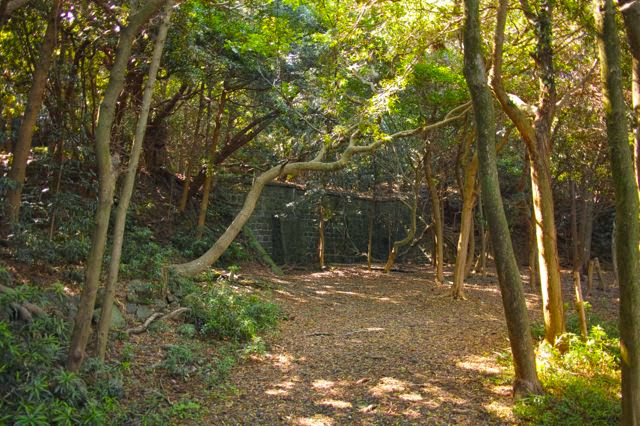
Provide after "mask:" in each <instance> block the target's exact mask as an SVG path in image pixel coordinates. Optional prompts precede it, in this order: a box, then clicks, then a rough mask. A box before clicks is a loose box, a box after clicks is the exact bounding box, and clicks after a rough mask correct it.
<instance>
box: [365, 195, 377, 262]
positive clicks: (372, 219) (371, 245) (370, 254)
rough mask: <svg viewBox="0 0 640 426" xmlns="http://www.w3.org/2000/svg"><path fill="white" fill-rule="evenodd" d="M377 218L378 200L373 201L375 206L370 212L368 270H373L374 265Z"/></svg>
mask: <svg viewBox="0 0 640 426" xmlns="http://www.w3.org/2000/svg"><path fill="white" fill-rule="evenodd" d="M375 218H376V200H375V198H374V199H373V205H372V206H371V209H370V210H369V229H368V233H369V236H368V240H367V269H369V270H371V264H372V263H373V259H372V256H373V225H374V222H375Z"/></svg>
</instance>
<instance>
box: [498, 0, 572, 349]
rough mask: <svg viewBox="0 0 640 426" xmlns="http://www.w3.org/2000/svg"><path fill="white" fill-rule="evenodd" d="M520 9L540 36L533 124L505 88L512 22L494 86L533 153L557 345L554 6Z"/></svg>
mask: <svg viewBox="0 0 640 426" xmlns="http://www.w3.org/2000/svg"><path fill="white" fill-rule="evenodd" d="M520 3H521V6H522V10H523V12H524V14H525V16H526V17H527V19H528V20H529V21H530V23H531V24H532V26H533V27H534V32H535V35H536V51H535V54H534V55H533V57H534V59H535V62H536V74H537V76H538V81H539V87H540V89H539V90H540V95H539V101H538V108H537V110H536V116H535V119H534V121H533V123H532V122H531V121H530V119H529V117H528V116H527V114H526V113H525V112H524V111H522V110H520V109H519V108H518V107H517V106H516V105H515V104H514V103H513V102H511V100H510V99H509V97H508V95H507V93H506V92H505V90H504V88H503V87H502V80H501V78H502V76H501V73H502V71H501V69H502V45H503V42H504V27H505V22H506V19H503V20H497V24H496V34H495V35H496V37H495V51H494V58H493V60H494V72H493V76H492V79H491V82H492V86H493V90H494V93H495V95H496V97H497V99H498V101H499V102H500V105H501V106H502V109H503V110H504V111H505V113H506V114H507V115H508V116H509V118H510V119H511V120H512V121H513V123H514V124H515V125H516V127H517V128H518V131H519V132H520V135H521V136H522V139H523V140H524V141H525V143H526V145H527V150H528V153H529V164H530V177H531V194H532V201H533V212H534V216H533V217H534V218H535V225H536V242H537V246H538V272H539V277H540V283H541V290H542V303H543V314H544V324H545V340H547V341H548V342H549V343H551V344H554V343H555V340H556V337H557V336H559V335H560V334H562V333H563V332H564V313H563V303H562V286H561V281H560V262H559V260H558V249H557V242H556V227H555V218H554V207H553V193H552V187H551V172H550V166H549V157H550V153H551V149H552V147H551V125H552V122H553V117H554V115H555V109H556V88H555V74H554V69H553V49H552V39H553V33H552V22H551V15H552V5H553V2H552V1H551V0H542V1H541V2H540V4H539V7H538V8H537V10H536V11H534V10H532V9H531V8H530V7H529V3H528V2H527V1H525V0H521V1H520ZM500 5H501V7H502V8H504V9H505V12H504V14H505V16H506V7H507V4H506V3H505V2H504V1H503V0H501V2H500Z"/></svg>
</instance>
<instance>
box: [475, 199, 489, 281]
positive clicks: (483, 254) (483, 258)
mask: <svg viewBox="0 0 640 426" xmlns="http://www.w3.org/2000/svg"><path fill="white" fill-rule="evenodd" d="M477 210H478V234H479V235H480V253H478V259H477V260H476V264H475V267H474V268H475V270H476V272H480V274H481V275H482V276H483V277H484V274H485V272H484V271H485V267H486V264H487V238H486V236H485V230H484V212H483V208H482V192H481V191H478V205H477Z"/></svg>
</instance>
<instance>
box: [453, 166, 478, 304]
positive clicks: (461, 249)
mask: <svg viewBox="0 0 640 426" xmlns="http://www.w3.org/2000/svg"><path fill="white" fill-rule="evenodd" d="M477 171H478V157H477V155H474V156H473V159H472V160H471V161H469V164H468V165H467V166H466V167H465V168H464V182H463V188H462V215H461V216H462V217H461V219H460V236H459V238H458V249H457V251H456V263H455V267H454V272H453V287H452V288H451V295H452V296H453V298H454V299H462V300H465V299H466V297H465V296H464V291H463V288H464V277H465V269H466V268H465V266H466V262H467V250H468V248H469V238H470V233H471V222H472V221H473V207H474V203H475V192H474V188H475V186H476V173H477Z"/></svg>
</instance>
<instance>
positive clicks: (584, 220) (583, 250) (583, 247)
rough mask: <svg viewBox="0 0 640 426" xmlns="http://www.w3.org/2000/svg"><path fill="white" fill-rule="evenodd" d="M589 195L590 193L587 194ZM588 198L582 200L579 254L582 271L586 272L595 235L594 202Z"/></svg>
mask: <svg viewBox="0 0 640 426" xmlns="http://www.w3.org/2000/svg"><path fill="white" fill-rule="evenodd" d="M587 193H588V192H587ZM588 197H589V196H588V195H587V196H586V197H583V200H582V203H581V204H582V209H581V212H580V226H579V232H578V241H579V246H578V249H579V252H580V260H581V262H582V264H581V265H580V271H586V269H587V264H588V263H589V260H590V259H591V237H592V234H593V201H591V199H589V198H588Z"/></svg>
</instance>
